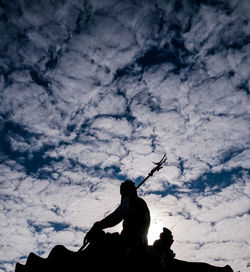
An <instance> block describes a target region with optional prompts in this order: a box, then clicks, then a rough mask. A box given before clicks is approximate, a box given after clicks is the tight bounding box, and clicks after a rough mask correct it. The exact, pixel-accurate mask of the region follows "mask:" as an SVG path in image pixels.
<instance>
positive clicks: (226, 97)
mask: <svg viewBox="0 0 250 272" xmlns="http://www.w3.org/2000/svg"><path fill="white" fill-rule="evenodd" d="M0 31H1V42H0V58H1V59H0V90H1V92H0V137H1V142H0V160H1V164H0V168H1V177H0V186H1V187H0V194H1V195H0V208H1V212H0V241H1V242H0V270H1V271H13V267H14V264H15V262H17V261H20V262H21V263H25V261H26V258H27V255H28V254H29V252H31V251H33V252H35V253H36V254H38V255H40V256H47V255H48V253H49V252H50V250H51V249H52V248H53V247H54V246H55V245H56V244H63V245H65V246H66V247H67V248H69V249H71V250H77V249H78V248H79V247H80V246H81V243H82V240H83V238H84V235H85V233H86V231H88V229H89V228H90V227H91V226H92V224H93V223H94V222H95V221H97V220H100V219H101V218H103V216H105V215H107V214H108V213H109V212H111V211H112V210H113V209H114V208H115V207H116V206H117V205H118V204H119V201H120V196H119V186H120V183H121V182H122V181H123V180H125V179H127V178H129V179H132V180H134V181H136V183H139V182H140V181H141V180H142V179H143V177H145V176H146V175H147V173H148V171H150V169H151V168H152V167H153V164H152V161H159V160H160V159H161V157H162V156H163V154H164V153H166V155H167V158H168V160H167V164H166V166H165V167H164V168H163V169H162V170H161V171H160V172H157V174H156V175H155V176H154V177H152V178H151V179H150V180H149V181H147V182H146V183H145V185H143V186H142V187H141V188H140V190H139V195H140V196H142V197H143V198H144V199H145V200H146V201H147V203H148V206H149V208H150V211H151V217H152V221H151V230H150V236H149V240H150V242H152V241H153V239H156V238H158V235H159V233H160V231H161V229H162V227H163V226H166V227H168V228H169V229H171V230H172V232H173V235H174V240H175V242H174V245H173V250H174V251H175V253H176V257H177V258H179V259H183V260H189V261H204V262H208V263H210V264H214V265H221V266H223V265H226V264H229V265H231V266H232V268H233V269H234V270H235V271H238V270H240V271H241V272H246V271H249V267H247V264H248V263H249V259H250V230H249V225H250V182H249V181H250V129H249V128H250V103H249V97H250V90H249V88H250V2H249V0H245V1H244V0H230V1H229V0H210V1H209V0H202V1H198V0H189V1H178V0H172V1H170V0H169V1H167V0H165V1H163V0H155V1H152V0H143V1H139V0H138V1H137V0H131V1H128V0H126V1H115V0H113V1H112V0H106V1H104V0H102V1H98V0H92V1H87V0H86V1H84V0H83V1H80V0H70V1H69V0H65V1H63V0H58V1H53V0H43V1H28V0H12V1H4V0H2V1H0ZM119 229H120V226H119V227H118V228H115V229H113V230H109V231H115V230H119Z"/></svg>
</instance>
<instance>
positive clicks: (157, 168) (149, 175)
mask: <svg viewBox="0 0 250 272" xmlns="http://www.w3.org/2000/svg"><path fill="white" fill-rule="evenodd" d="M166 160H167V157H166V155H165V154H164V156H163V157H162V159H161V160H160V161H159V162H153V163H154V164H155V165H156V166H155V167H154V168H153V169H152V170H151V171H150V172H149V173H148V175H147V176H146V177H145V178H144V180H143V181H141V183H139V184H138V185H137V186H136V189H138V188H139V187H140V186H141V185H142V184H143V183H144V182H145V181H146V180H147V179H148V178H149V177H152V176H153V174H154V172H156V171H159V170H160V169H162V168H163V166H162V165H163V163H165V162H166ZM88 244H89V242H88V241H86V240H84V242H83V246H82V247H81V248H80V249H79V250H78V252H81V251H82V250H83V249H84V248H85V247H86V246H87V245H88Z"/></svg>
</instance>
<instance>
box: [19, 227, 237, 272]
mask: <svg viewBox="0 0 250 272" xmlns="http://www.w3.org/2000/svg"><path fill="white" fill-rule="evenodd" d="M120 238H121V237H120V235H119V234H118V233H105V232H104V231H97V232H96V233H95V235H92V238H91V241H90V242H89V244H88V246H87V247H86V248H85V249H83V250H81V251H77V252H73V251H70V250H68V249H67V248H65V247H64V246H62V245H57V246H55V247H54V248H53V249H52V250H51V252H50V254H49V255H48V257H47V258H41V257H39V256H37V255H35V254H34V253H30V255H29V257H28V259H27V262H26V264H25V265H22V264H20V263H17V264H16V269H15V271H16V272H44V271H48V272H66V271H67V272H69V271H70V272H78V271H112V272H113V271H122V272H123V271H124V272H125V271H145V272H149V271H157V272H164V271H170V272H175V271H192V272H198V271H199V272H200V271H203V272H232V271H233V270H232V268H231V267H230V266H229V265H226V266H224V267H218V266H213V265H210V264H207V263H200V262H187V261H183V260H178V259H176V258H175V253H174V252H173V251H172V250H171V245H172V243H173V236H172V233H171V231H170V230H169V229H167V228H163V231H162V233H161V234H160V237H159V239H158V240H156V241H155V242H154V244H153V245H152V246H145V245H138V246H135V247H131V248H127V249H124V248H123V247H122V244H121V241H120Z"/></svg>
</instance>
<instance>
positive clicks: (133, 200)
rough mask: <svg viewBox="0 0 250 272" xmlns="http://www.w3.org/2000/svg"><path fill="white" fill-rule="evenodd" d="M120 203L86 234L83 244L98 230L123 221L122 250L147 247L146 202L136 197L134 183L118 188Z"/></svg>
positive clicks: (148, 214) (148, 223) (147, 213)
mask: <svg viewBox="0 0 250 272" xmlns="http://www.w3.org/2000/svg"><path fill="white" fill-rule="evenodd" d="M120 194H121V203H120V205H119V207H118V208H117V209H116V210H115V211H114V212H112V213H111V214H110V215H108V216H107V217H105V218H104V219H102V220H101V221H98V222H96V223H95V224H94V225H93V227H92V228H91V229H90V231H89V232H88V233H87V234H86V236H85V239H84V243H86V242H88V241H89V240H91V236H92V235H93V234H94V233H95V232H96V231H99V230H103V229H106V228H110V227H114V226H115V225H117V224H119V223H120V222H121V221H123V229H122V231H121V235H120V241H121V245H122V246H123V247H124V248H127V249H128V248H130V247H134V246H136V247H137V246H147V245H148V240H147V235H148V229H149V225H150V212H149V209H148V206H147V204H146V202H145V201H144V200H143V199H142V198H140V197H138V195H137V191H136V187H135V183H134V182H133V181H131V180H126V181H125V182H123V183H122V184H121V186H120Z"/></svg>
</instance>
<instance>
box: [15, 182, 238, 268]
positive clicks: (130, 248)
mask: <svg viewBox="0 0 250 272" xmlns="http://www.w3.org/2000/svg"><path fill="white" fill-rule="evenodd" d="M120 194H121V203H120V205H119V207H118V208H117V209H116V210H115V211H114V212H112V213H111V214H110V215H108V216H107V217H105V218H104V219H102V220H101V221H98V222H96V223H95V224H94V225H93V227H92V228H91V229H90V231H89V232H88V233H87V234H86V236H85V238H84V243H83V247H81V248H80V250H78V251H77V252H73V251H70V250H68V249H67V248H65V247H64V246H63V245H56V246H55V247H54V248H53V249H52V250H51V252H50V254H49V255H48V257H47V258H41V257H39V256H37V255H36V254H34V253H30V254H29V257H28V259H27V262H26V264H25V265H22V264H20V263H17V264H16V270H15V271H16V272H78V271H79V272H82V271H86V272H88V271H91V272H97V271H98V272H100V271H106V270H107V271H110V272H116V271H119V272H128V271H129V272H132V271H133V272H134V271H136V272H138V271H140V272H153V271H155V272H178V271H192V272H200V271H202V272H232V271H233V270H232V268H231V267H230V266H229V265H226V266H224V267H218V266H213V265H210V264H207V263H200V262H187V261H182V260H178V259H176V258H175V253H174V252H173V251H172V250H171V246H172V244H173V242H174V240H173V235H172V233H171V231H170V230H168V229H167V228H163V232H162V233H160V237H159V239H158V240H156V241H155V242H154V244H153V245H152V246H148V241H147V234H148V229H149V225H150V213H149V209H148V207H147V204H146V202H145V201H144V200H143V199H142V198H140V197H138V195H137V191H136V187H135V184H134V182H132V181H130V180H126V181H125V182H123V183H122V184H121V186H120ZM121 221H123V229H122V231H121V234H119V233H117V232H116V233H105V232H104V231H103V229H105V228H109V227H113V226H115V225H116V224H118V223H120V222H121Z"/></svg>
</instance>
